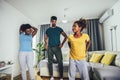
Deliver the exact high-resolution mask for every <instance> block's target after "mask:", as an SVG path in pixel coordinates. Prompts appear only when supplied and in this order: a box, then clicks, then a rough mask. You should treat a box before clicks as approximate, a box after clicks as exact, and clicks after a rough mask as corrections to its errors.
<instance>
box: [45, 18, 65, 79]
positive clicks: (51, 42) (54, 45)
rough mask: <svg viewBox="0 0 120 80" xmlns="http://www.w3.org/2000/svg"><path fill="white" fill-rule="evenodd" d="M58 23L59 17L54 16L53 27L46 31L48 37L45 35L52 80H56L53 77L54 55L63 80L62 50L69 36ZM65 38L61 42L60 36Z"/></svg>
mask: <svg viewBox="0 0 120 80" xmlns="http://www.w3.org/2000/svg"><path fill="white" fill-rule="evenodd" d="M56 22H57V17H56V16H52V17H51V24H52V25H51V27H49V28H48V29H47V30H46V35H45V48H46V50H47V51H48V68H49V73H50V76H51V78H50V80H54V77H53V55H55V57H56V59H57V62H58V67H59V72H60V80H63V62H62V61H63V60H62V52H61V48H62V46H63V44H64V43H65V41H66V40H67V35H66V33H65V32H64V31H63V29H62V28H60V27H58V26H56ZM61 34H62V35H63V36H64V40H63V41H62V43H61V42H60V35H61ZM47 44H48V45H47Z"/></svg>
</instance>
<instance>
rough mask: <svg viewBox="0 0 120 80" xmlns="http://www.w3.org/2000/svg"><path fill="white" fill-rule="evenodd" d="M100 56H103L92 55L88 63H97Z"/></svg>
mask: <svg viewBox="0 0 120 80" xmlns="http://www.w3.org/2000/svg"><path fill="white" fill-rule="evenodd" d="M102 56H103V54H97V53H93V54H92V57H91V58H90V62H95V63H99V61H100V60H101V58H102Z"/></svg>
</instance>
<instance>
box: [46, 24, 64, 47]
mask: <svg viewBox="0 0 120 80" xmlns="http://www.w3.org/2000/svg"><path fill="white" fill-rule="evenodd" d="M62 32H63V29H62V28H60V27H57V26H56V27H55V28H52V27H49V28H48V29H47V30H46V34H47V36H48V46H49V47H56V46H59V44H60V34H61V33H62Z"/></svg>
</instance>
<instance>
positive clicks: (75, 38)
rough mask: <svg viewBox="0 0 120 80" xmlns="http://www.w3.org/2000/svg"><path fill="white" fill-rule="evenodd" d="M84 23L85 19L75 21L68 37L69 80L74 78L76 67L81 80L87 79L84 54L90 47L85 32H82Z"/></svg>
mask: <svg viewBox="0 0 120 80" xmlns="http://www.w3.org/2000/svg"><path fill="white" fill-rule="evenodd" d="M86 25H87V22H86V20H85V19H80V20H78V21H75V22H74V24H73V27H72V31H73V32H74V34H73V35H69V37H68V45H69V48H70V60H69V73H68V76H69V80H75V74H76V68H77V69H78V70H79V73H80V76H81V80H89V74H88V69H87V65H86V61H85V56H86V51H87V50H88V48H89V47H90V39H89V36H88V35H87V34H84V33H82V30H83V29H84V28H86Z"/></svg>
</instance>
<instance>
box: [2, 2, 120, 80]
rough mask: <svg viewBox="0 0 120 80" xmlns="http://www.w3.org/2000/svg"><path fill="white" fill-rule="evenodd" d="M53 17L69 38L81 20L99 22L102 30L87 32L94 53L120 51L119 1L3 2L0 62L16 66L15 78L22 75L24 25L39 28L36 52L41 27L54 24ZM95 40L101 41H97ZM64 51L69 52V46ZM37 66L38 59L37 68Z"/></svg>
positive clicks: (34, 43) (14, 68) (64, 47)
mask: <svg viewBox="0 0 120 80" xmlns="http://www.w3.org/2000/svg"><path fill="white" fill-rule="evenodd" d="M51 16H57V17H58V22H57V25H58V26H60V27H61V28H63V29H64V31H65V32H66V33H67V34H68V35H69V34H71V33H72V25H73V22H74V21H76V20H79V19H80V18H81V17H82V18H85V19H87V20H89V21H92V20H97V21H98V22H97V23H99V26H98V28H99V30H98V29H96V28H95V26H94V29H93V28H92V27H91V26H90V25H89V26H90V28H89V31H87V30H84V32H88V33H89V35H90V36H91V39H92V47H91V48H90V51H114V52H119V51H120V45H119V41H120V37H119V34H120V22H119V21H120V18H119V17H120V1H119V0H99V1H98V0H92V1H88V0H84V1H82V0H79V1H75V0H71V1H68V0H60V1H55V0H51V1H47V0H45V1H42V0H35V1H34V0H30V1H28V0H0V24H1V26H0V28H1V31H0V61H5V62H6V63H8V62H10V63H11V64H12V63H13V73H12V74H13V77H16V76H18V75H19V74H20V65H19V60H18V51H19V28H20V25H21V24H25V23H29V24H31V25H32V26H34V27H36V28H38V33H37V35H36V36H35V37H34V38H33V48H35V47H36V44H37V43H39V42H40V39H41V42H43V38H42V37H40V35H41V34H40V31H43V30H41V29H40V27H41V26H44V25H48V24H50V17H51ZM104 16H105V17H106V16H107V18H105V17H104ZM102 17H103V18H102ZM101 19H102V21H101ZM66 20H67V21H66ZM92 22H94V21H92ZM93 24H94V23H93ZM95 24H96V23H95ZM92 26H93V25H92ZM94 31H95V32H96V31H97V32H99V34H98V33H97V32H96V33H95V32H94ZM98 35H99V37H98ZM42 36H44V35H42ZM94 36H97V37H95V38H94ZM62 51H63V53H68V52H69V48H68V45H67V42H66V43H65V45H64V46H63V48H62ZM64 56H66V55H65V54H64ZM67 57H68V56H67ZM36 64H37V61H36V59H35V62H34V65H36ZM117 64H120V63H118V62H117ZM119 67H120V66H119ZM106 80H107V79H106ZM109 80H110V79H109Z"/></svg>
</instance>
